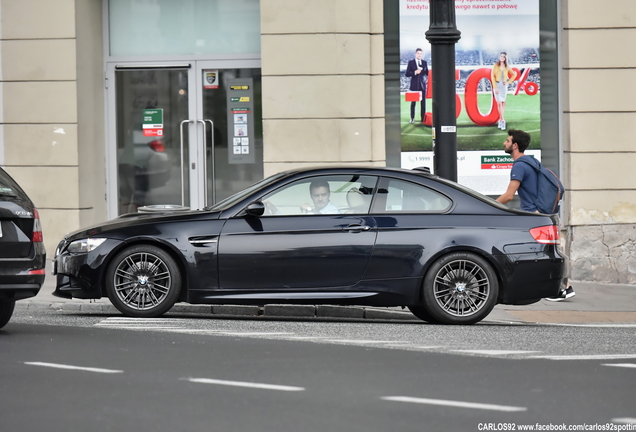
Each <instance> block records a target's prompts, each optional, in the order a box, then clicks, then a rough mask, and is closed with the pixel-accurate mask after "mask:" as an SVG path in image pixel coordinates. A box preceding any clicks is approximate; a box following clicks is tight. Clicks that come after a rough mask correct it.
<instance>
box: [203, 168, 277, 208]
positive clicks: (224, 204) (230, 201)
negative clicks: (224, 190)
mask: <svg viewBox="0 0 636 432" xmlns="http://www.w3.org/2000/svg"><path fill="white" fill-rule="evenodd" d="M288 175H289V173H288V172H283V173H278V174H274V175H273V176H271V177H267V178H265V179H263V180H261V181H258V182H256V183H254V184H253V185H252V186H249V187H248V188H247V189H243V190H242V191H240V192H237V193H235V194H234V195H231V196H229V197H227V198H225V199H224V200H221V201H219V202H218V203H216V204H214V205H213V206H211V207H206V208H205V210H211V211H222V210H226V209H228V208H230V207H232V206H233V205H234V204H236V203H237V202H239V201H241V200H243V199H244V198H245V197H246V196H248V195H250V194H252V193H253V192H255V191H257V190H259V189H261V188H263V187H266V186H268V185H270V184H272V183H274V182H275V181H277V180H279V179H281V178H283V177H285V176H288Z"/></svg>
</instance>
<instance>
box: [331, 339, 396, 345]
mask: <svg viewBox="0 0 636 432" xmlns="http://www.w3.org/2000/svg"><path fill="white" fill-rule="evenodd" d="M325 342H335V343H348V344H394V343H401V341H394V340H392V341H387V340H385V341H383V340H361V339H327V340H325Z"/></svg>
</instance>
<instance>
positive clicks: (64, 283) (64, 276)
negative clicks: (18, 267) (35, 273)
mask: <svg viewBox="0 0 636 432" xmlns="http://www.w3.org/2000/svg"><path fill="white" fill-rule="evenodd" d="M121 244H122V242H121V241H119V240H112V239H107V240H106V241H105V242H104V243H102V244H101V245H100V246H99V247H97V248H96V249H95V250H93V251H91V252H87V253H69V252H68V251H66V250H64V247H63V246H61V247H58V255H57V256H56V257H55V258H54V259H53V269H52V273H53V274H54V275H55V276H56V278H57V279H56V286H55V291H54V292H53V295H54V296H56V297H62V298H68V299H70V298H79V299H99V298H101V297H102V296H103V292H104V291H103V279H104V277H103V276H104V275H103V272H104V271H105V267H106V266H105V265H104V263H105V261H106V258H107V257H108V256H109V254H110V252H112V251H113V249H115V248H117V247H118V246H119V245H121ZM60 245H62V243H61V244H60Z"/></svg>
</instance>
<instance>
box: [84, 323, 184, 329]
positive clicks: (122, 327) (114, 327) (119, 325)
mask: <svg viewBox="0 0 636 432" xmlns="http://www.w3.org/2000/svg"><path fill="white" fill-rule="evenodd" d="M95 326H96V327H103V328H113V329H118V330H139V329H141V330H174V329H179V327H168V326H150V325H147V326H144V325H139V326H138V325H136V326H131V325H123V324H117V325H99V324H95Z"/></svg>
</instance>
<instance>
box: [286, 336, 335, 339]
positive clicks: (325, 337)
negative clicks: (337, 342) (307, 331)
mask: <svg viewBox="0 0 636 432" xmlns="http://www.w3.org/2000/svg"><path fill="white" fill-rule="evenodd" d="M286 339H289V340H324V339H329V337H328V336H289V337H288V338H286Z"/></svg>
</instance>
